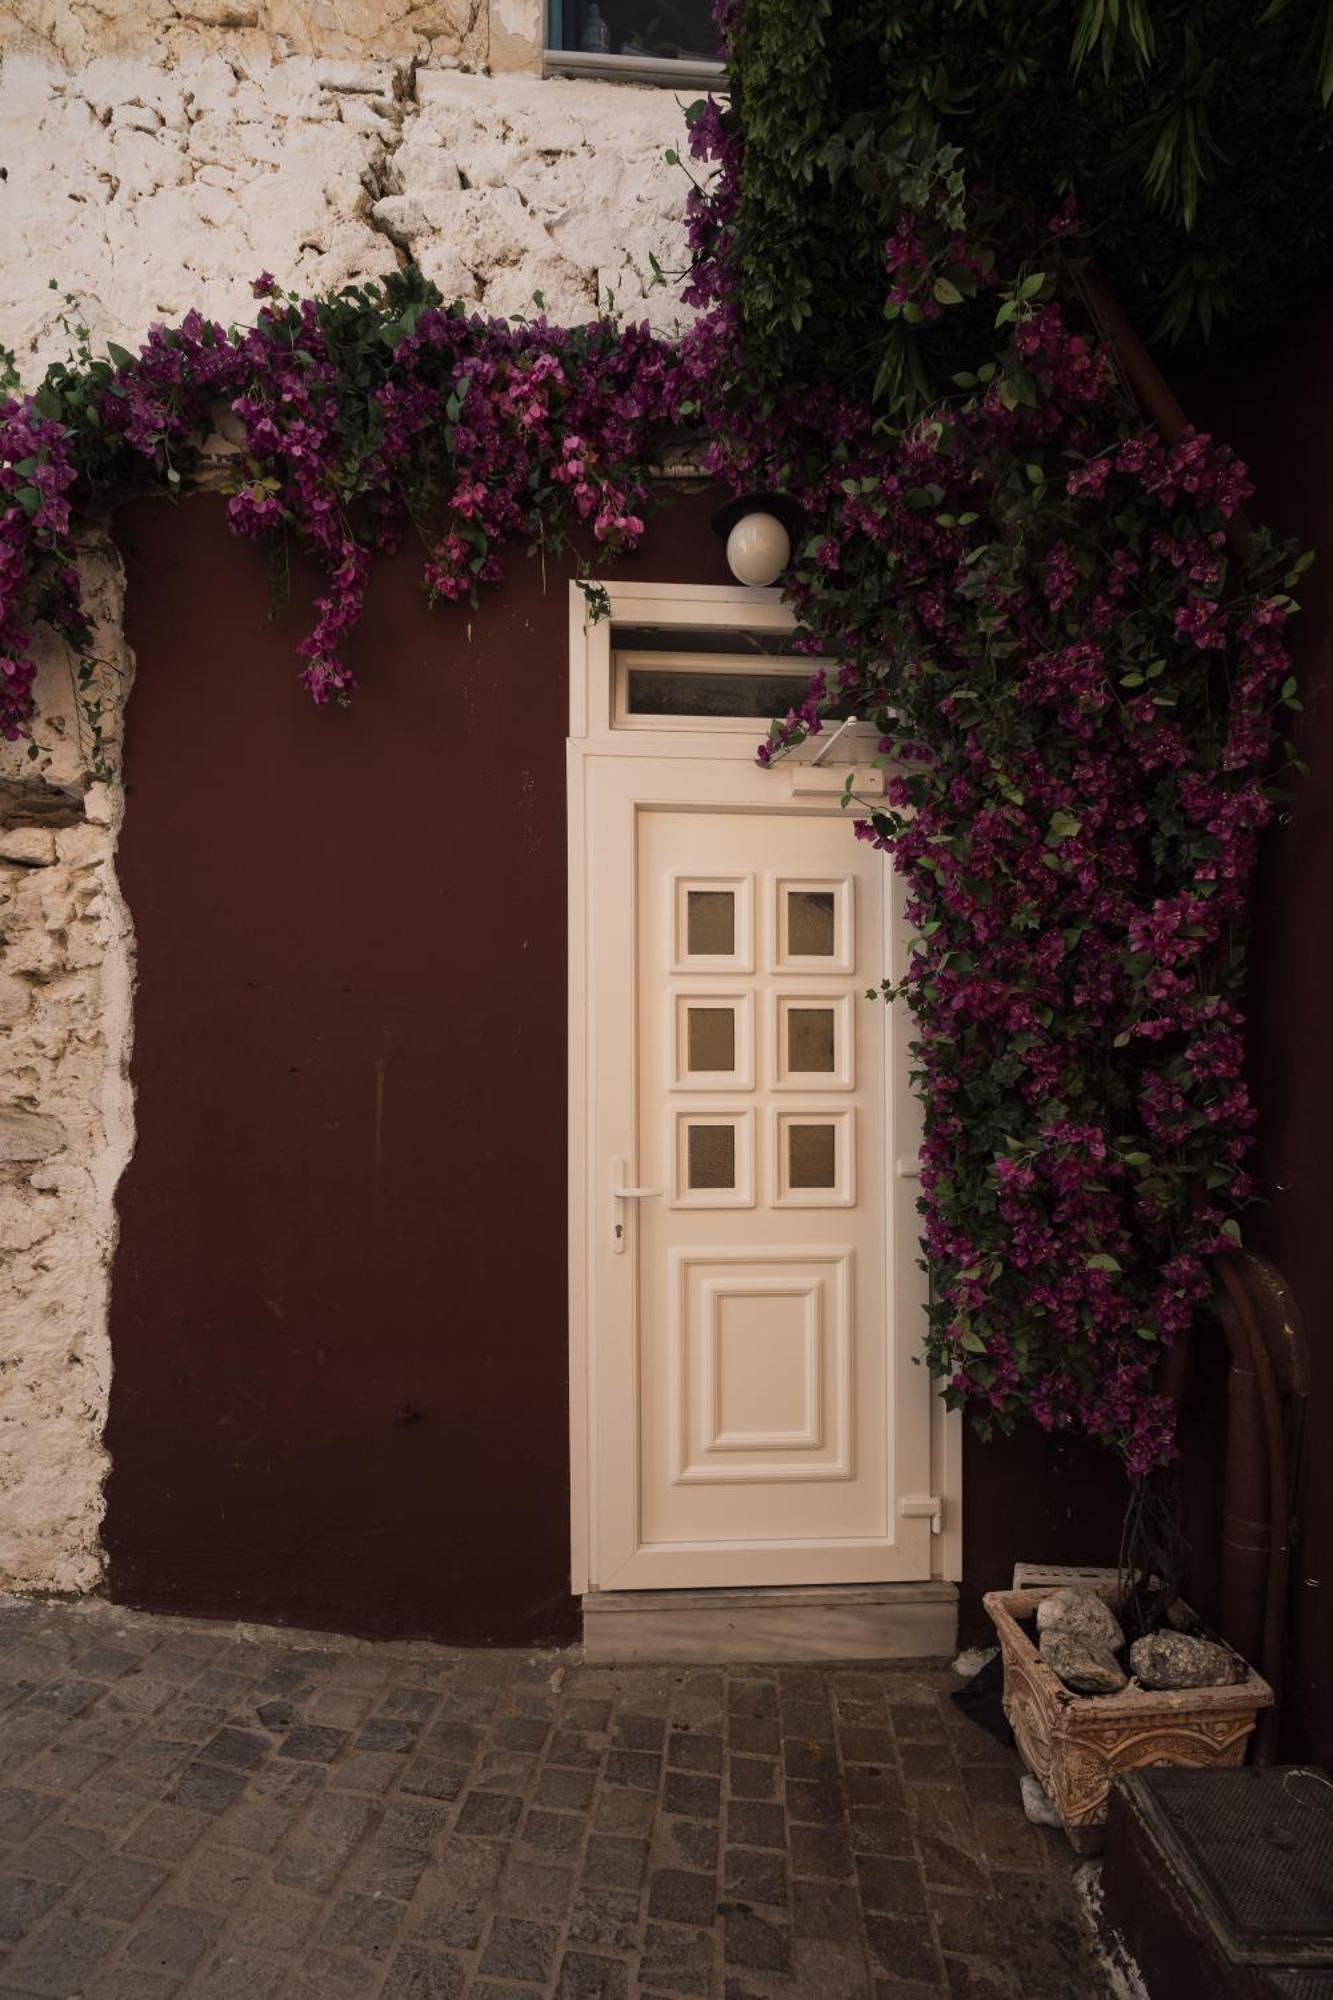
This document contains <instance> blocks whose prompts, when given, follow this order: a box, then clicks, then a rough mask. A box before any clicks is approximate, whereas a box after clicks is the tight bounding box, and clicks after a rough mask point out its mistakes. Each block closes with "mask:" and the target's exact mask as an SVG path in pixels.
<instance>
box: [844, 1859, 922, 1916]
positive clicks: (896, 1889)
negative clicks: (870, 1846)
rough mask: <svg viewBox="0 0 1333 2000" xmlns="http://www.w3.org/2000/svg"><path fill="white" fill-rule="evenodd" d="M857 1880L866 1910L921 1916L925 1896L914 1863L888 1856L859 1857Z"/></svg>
mask: <svg viewBox="0 0 1333 2000" xmlns="http://www.w3.org/2000/svg"><path fill="white" fill-rule="evenodd" d="M856 1876H857V1881H858V1882H859V1884H860V1888H861V1902H862V1905H863V1906H864V1908H865V1909H867V1910H882V1911H886V1912H893V1911H902V1912H906V1911H918V1910H919V1911H922V1912H924V1910H925V1907H926V1892H925V1887H924V1885H923V1883H922V1880H921V1869H920V1867H919V1865H918V1863H917V1862H916V1861H915V1860H914V1859H908V1858H901V1857H900V1858H897V1859H895V1858H894V1857H893V1856H891V1855H887V1854H858V1855H857V1857H856Z"/></svg>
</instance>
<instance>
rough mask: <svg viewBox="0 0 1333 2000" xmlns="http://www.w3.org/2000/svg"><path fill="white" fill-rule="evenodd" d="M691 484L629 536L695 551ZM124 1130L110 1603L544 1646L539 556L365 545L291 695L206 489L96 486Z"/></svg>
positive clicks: (552, 1411) (546, 1255) (549, 1508)
mask: <svg viewBox="0 0 1333 2000" xmlns="http://www.w3.org/2000/svg"><path fill="white" fill-rule="evenodd" d="M707 516H708V507H707V505H706V503H703V502H700V501H693V502H690V503H687V504H685V505H683V506H681V507H678V508H677V509H675V510H673V511H672V512H671V513H669V514H667V515H666V516H664V517H663V519H662V522H661V523H660V525H659V526H658V527H656V528H655V529H654V531H653V534H652V536H651V538H650V539H649V541H648V543H647V545H646V547H645V549H644V550H643V552H642V553H641V554H640V555H639V556H638V557H637V558H636V559H635V560H634V561H633V562H632V563H630V564H627V565H625V568H626V570H627V571H629V572H631V573H632V572H634V571H638V572H639V573H642V574H644V575H651V576H653V577H655V578H659V579H666V580H672V579H695V580H700V581H707V582H720V581H724V580H725V571H724V568H723V564H722V552H721V546H720V544H719V543H718V542H717V541H716V539H715V538H714V537H713V536H712V535H711V533H710V532H709V529H708V526H707ZM120 539H121V545H122V547H123V549H124V552H125V558H126V562H127V565H128V570H129V628H130V638H131V641H132V643H133V645H134V648H135V651H136V653H137V656H138V677H137V680H136V683H135V688H134V694H133V697H132V700H131V703H130V710H129V726H128V742H127V750H126V783H127V791H128V806H127V812H126V820H125V830H124V835H123V839H122V843H121V849H120V868H121V878H122V881H123V883H124V887H125V894H126V897H127V899H128V902H129V906H130V910H131V912H132V914H133V917H134V922H135V929H136V934H137V939H138V975H139V988H138V1003H137V1012H136V1033H135V1050H134V1060H133V1077H134V1084H135V1090H136V1096H137V1110H136V1116H137V1125H138V1137H137V1143H136V1148H135V1153H134V1157H133V1160H132V1162H131V1165H130V1168H129V1170H128V1172H127V1174H126V1176H125V1179H124V1182H123V1183H122V1186H121V1190H120V1195H119V1210H120V1221H121V1235H120V1248H119V1252H118V1255H117V1259H116V1265H115V1276H114V1289H113V1301H112V1326H111V1333H112V1346H113V1356H114V1375H113V1381H112V1393H111V1417H110V1425H109V1430H108V1444H109V1447H110V1451H111V1458H112V1472H111V1476H110V1480H109V1483H108V1488H107V1504H108V1512H107V1521H106V1542H107V1547H108V1550H109V1552H110V1583H111V1589H112V1592H113V1594H114V1595H115V1596H116V1597H117V1598H118V1599H119V1600H120V1601H122V1602H124V1603H130V1604H139V1605H146V1606H151V1607H154V1608H158V1609H176V1610H182V1611H190V1612H195V1613H201V1614H205V1615H233V1616H234V1615H237V1614H241V1613H243V1614H244V1615H245V1616H247V1617H254V1618H276V1619H285V1620H291V1621H296V1622H304V1623H308V1624H311V1625H316V1626H320V1625H322V1626H334V1627H339V1628H341V1629H343V1630H347V1631H354V1632H366V1633H378V1632H385V1633H387V1632H395V1633H419V1634H429V1635H433V1636H438V1637H441V1638H445V1639H451V1640H458V1641H464V1642H509V1643H523V1642H526V1641H530V1640H535V1639H538V1638H549V1637H554V1636H557V1635H562V1634H563V1635H568V1634H570V1633H571V1632H572V1631H573V1629H574V1616H573V1606H572V1605H571V1602H570V1599H569V1549H568V1504H569V1503H568V1490H569V1486H568V1445H567V1419H566V1409H567V1365H568V1364H567V1347H566V1304H565V1271H566V1260H565V1215H566V1208H565V1185H566V1154H565V1064H566V1053H565V1049H566V1036H565V954H566V945H565V807H564V796H565V778H564V755H565V751H564V745H565V737H566V734H567V730H568V697H567V671H566V663H567V654H568V606H567V593H566V587H565V576H564V575H563V574H561V573H556V572H555V571H552V572H551V573H550V574H549V575H548V579H547V587H546V589H545V590H543V585H542V578H541V574H540V570H539V567H538V566H537V565H536V564H534V563H526V562H524V561H523V560H522V559H521V558H520V559H518V560H517V561H516V562H515V565H514V570H513V575H512V578H511V580H510V581H509V583H508V584H507V585H506V586H505V588H504V589H503V590H501V591H499V592H498V593H493V594H492V595H491V596H490V597H489V598H488V600H487V601H486V603H485V604H484V606H483V608H482V609H481V610H480V611H478V612H475V613H469V612H468V611H467V610H466V609H453V610H447V611H438V612H432V611H430V610H428V609H427V607H426V604H425V601H424V599H423V597H422V595H421V592H420V589H419V585H418V572H419V563H418V562H417V561H415V560H410V559H407V558H404V559H402V560H400V561H398V562H396V563H390V564H386V565H382V566H381V567H380V570H379V572H378V574H377V577H376V581H375V583H374V585H373V588H372V593H371V601H370V605H369V607H368V611H367V616H366V619H365V623H364V626H363V628H362V631H361V633H360V635H359V637H358V638H357V639H356V641H355V642H354V644H353V646H352V647H351V648H349V654H350V656H351V657H352V658H353V660H354V663H355V665H356V667H357V670H358V672H359V674H360V677H361V680H362V686H361V687H360V689H359V690H358V692H357V694H356V696H355V699H354V703H353V706H352V707H351V709H350V710H349V711H347V712H342V711H339V710H337V709H331V710H329V711H326V712H324V713H319V712H317V711H316V710H314V709H313V708H312V706H311V704H310V702H309V700H308V699H307V697H306V696H305V695H304V694H303V693H302V691H301V690H300V688H299V687H298V686H297V682H296V678H295V666H296V663H295V661H294V658H293V651H292V649H293V645H294V643H295V641H296V639H297V638H298V637H299V636H300V634H301V632H302V630H303V629H304V625H305V623H306V622H307V621H308V617H309V611H308V605H309V595H310V588H311V583H312V579H311V578H310V577H309V576H306V575H301V576H299V577H298V579H297V582H296V587H295V589H294V591H293V602H292V604H291V606H290V607H289V608H288V609H286V610H285V611H283V612H282V614H281V615H280V616H278V617H277V618H276V619H275V620H273V621H272V622H269V617H268V614H269V600H270V590H269V578H268V574H267V570H266V566H265V559H264V557H263V555H262V554H261V553H259V552H258V551H256V550H255V549H254V548H253V547H251V546H248V545H246V544H244V543H241V542H238V541H236V540H234V539H233V537H232V536H231V535H230V534H229V533H228V532H227V530H226V527H225V524H224V521H223V519H222V507H221V503H220V502H217V501H213V500H208V499H196V500H192V501H189V502H188V503H186V504H185V505H183V506H181V507H179V508H175V509H171V508H166V507H161V506H152V507H149V506H141V507H136V508H131V509H128V510H126V512H125V513H124V515H123V516H122V518H121V523H120Z"/></svg>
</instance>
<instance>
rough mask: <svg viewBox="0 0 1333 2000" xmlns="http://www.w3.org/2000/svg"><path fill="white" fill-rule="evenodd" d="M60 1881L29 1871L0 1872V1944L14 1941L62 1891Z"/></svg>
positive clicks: (43, 1914)
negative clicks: (27, 1873)
mask: <svg viewBox="0 0 1333 2000" xmlns="http://www.w3.org/2000/svg"><path fill="white" fill-rule="evenodd" d="M64 1893H65V1890H64V1885H63V1883H60V1882H42V1881H39V1880H38V1879H37V1878H36V1877H35V1876H31V1875H9V1874H5V1875H0V1945H9V1944H17V1943H18V1942H19V1940H20V1938H25V1937H26V1936H27V1935H28V1932H29V1931H30V1930H31V1929H32V1928H33V1925H34V1924H36V1923H37V1922H39V1921H40V1919H41V1918H42V1917H44V1916H45V1915H46V1913H47V1911H48V1910H49V1909H50V1908H51V1907H52V1905H53V1904H55V1903H58V1902H59V1901H60V1898H61V1897H62V1896H63V1895H64Z"/></svg>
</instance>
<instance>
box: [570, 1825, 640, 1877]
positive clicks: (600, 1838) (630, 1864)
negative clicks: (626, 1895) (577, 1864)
mask: <svg viewBox="0 0 1333 2000" xmlns="http://www.w3.org/2000/svg"><path fill="white" fill-rule="evenodd" d="M647 1865H648V1843H647V1841H646V1840H630V1839H627V1838H624V1837H622V1836H621V1835H619V1834H614V1833H593V1834H589V1836H588V1847H587V1852H586V1854H585V1855H584V1860H583V1878H584V1880H585V1881H586V1882H590V1883H595V1884H596V1885H597V1886H598V1887H599V1888H603V1889H637V1888H638V1886H639V1884H640V1883H641V1882H642V1880H643V1874H644V1870H645V1868H646V1867H647Z"/></svg>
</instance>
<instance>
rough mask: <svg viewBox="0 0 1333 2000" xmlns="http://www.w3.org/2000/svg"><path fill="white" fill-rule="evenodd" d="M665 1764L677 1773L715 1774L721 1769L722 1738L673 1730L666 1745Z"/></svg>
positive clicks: (702, 1732)
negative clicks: (699, 1772) (705, 1772)
mask: <svg viewBox="0 0 1333 2000" xmlns="http://www.w3.org/2000/svg"><path fill="white" fill-rule="evenodd" d="M667 1764H668V1766H669V1767H670V1768H671V1769H673V1770H677V1771H707V1772H710V1773H713V1774H717V1773H719V1772H720V1771H721V1769H722V1738H721V1737H720V1736H714V1735H712V1734H711V1733H709V1732H706V1731H696V1730H693V1729H673V1730H672V1732H671V1737H670V1740H669V1742H668V1743H667Z"/></svg>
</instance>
